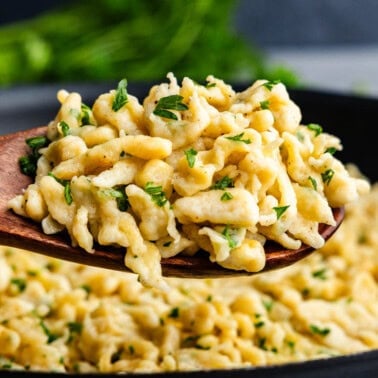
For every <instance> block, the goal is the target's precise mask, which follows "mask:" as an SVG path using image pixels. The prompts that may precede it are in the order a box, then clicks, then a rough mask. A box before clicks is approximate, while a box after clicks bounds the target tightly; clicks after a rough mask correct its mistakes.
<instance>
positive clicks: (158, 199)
mask: <svg viewBox="0 0 378 378" xmlns="http://www.w3.org/2000/svg"><path fill="white" fill-rule="evenodd" d="M144 190H145V192H146V193H148V194H149V195H150V196H151V198H152V201H153V202H155V203H156V205H158V206H159V207H163V206H164V205H165V204H166V203H167V202H168V199H167V197H166V196H165V193H164V192H163V188H162V186H161V185H154V184H153V183H152V182H150V181H149V182H147V183H146V185H145V186H144Z"/></svg>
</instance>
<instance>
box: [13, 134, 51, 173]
mask: <svg viewBox="0 0 378 378" xmlns="http://www.w3.org/2000/svg"><path fill="white" fill-rule="evenodd" d="M25 142H26V144H27V145H28V146H29V147H30V148H31V150H32V151H31V153H30V154H28V155H25V156H21V157H20V158H19V159H18V164H19V166H20V169H21V172H22V173H23V174H24V175H27V176H30V177H34V176H35V174H36V172H37V162H38V159H39V158H40V156H41V154H40V153H39V150H40V149H41V148H42V147H46V146H47V145H48V144H49V143H50V141H49V140H48V139H47V137H45V136H42V135H41V136H36V137H31V138H27V139H25Z"/></svg>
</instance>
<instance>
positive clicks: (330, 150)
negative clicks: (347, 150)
mask: <svg viewBox="0 0 378 378" xmlns="http://www.w3.org/2000/svg"><path fill="white" fill-rule="evenodd" d="M336 151H337V149H336V147H328V148H327V149H326V150H325V151H324V153H327V152H328V153H329V154H331V155H334V154H335V153H336Z"/></svg>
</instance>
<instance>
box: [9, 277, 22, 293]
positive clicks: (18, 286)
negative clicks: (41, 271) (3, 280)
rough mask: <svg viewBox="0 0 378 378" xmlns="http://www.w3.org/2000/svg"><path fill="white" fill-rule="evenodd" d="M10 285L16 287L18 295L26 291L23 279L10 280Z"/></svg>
mask: <svg viewBox="0 0 378 378" xmlns="http://www.w3.org/2000/svg"><path fill="white" fill-rule="evenodd" d="M10 283H11V284H12V285H15V286H17V289H18V291H19V292H20V293H22V292H23V291H24V290H25V289H26V280H24V279H23V278H12V279H11V280H10Z"/></svg>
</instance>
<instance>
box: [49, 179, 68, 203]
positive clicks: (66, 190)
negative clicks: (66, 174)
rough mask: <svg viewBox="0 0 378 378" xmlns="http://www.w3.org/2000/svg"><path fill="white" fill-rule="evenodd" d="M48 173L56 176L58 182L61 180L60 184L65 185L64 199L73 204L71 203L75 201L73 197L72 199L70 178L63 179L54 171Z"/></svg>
mask: <svg viewBox="0 0 378 378" xmlns="http://www.w3.org/2000/svg"><path fill="white" fill-rule="evenodd" d="M48 175H49V176H51V177H52V178H54V179H55V180H56V181H57V182H59V184H60V185H63V186H64V199H65V200H66V203H67V205H71V203H72V202H73V199H72V194H71V182H70V180H62V179H60V178H58V177H56V176H55V175H54V174H53V173H52V172H49V174H48Z"/></svg>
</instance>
